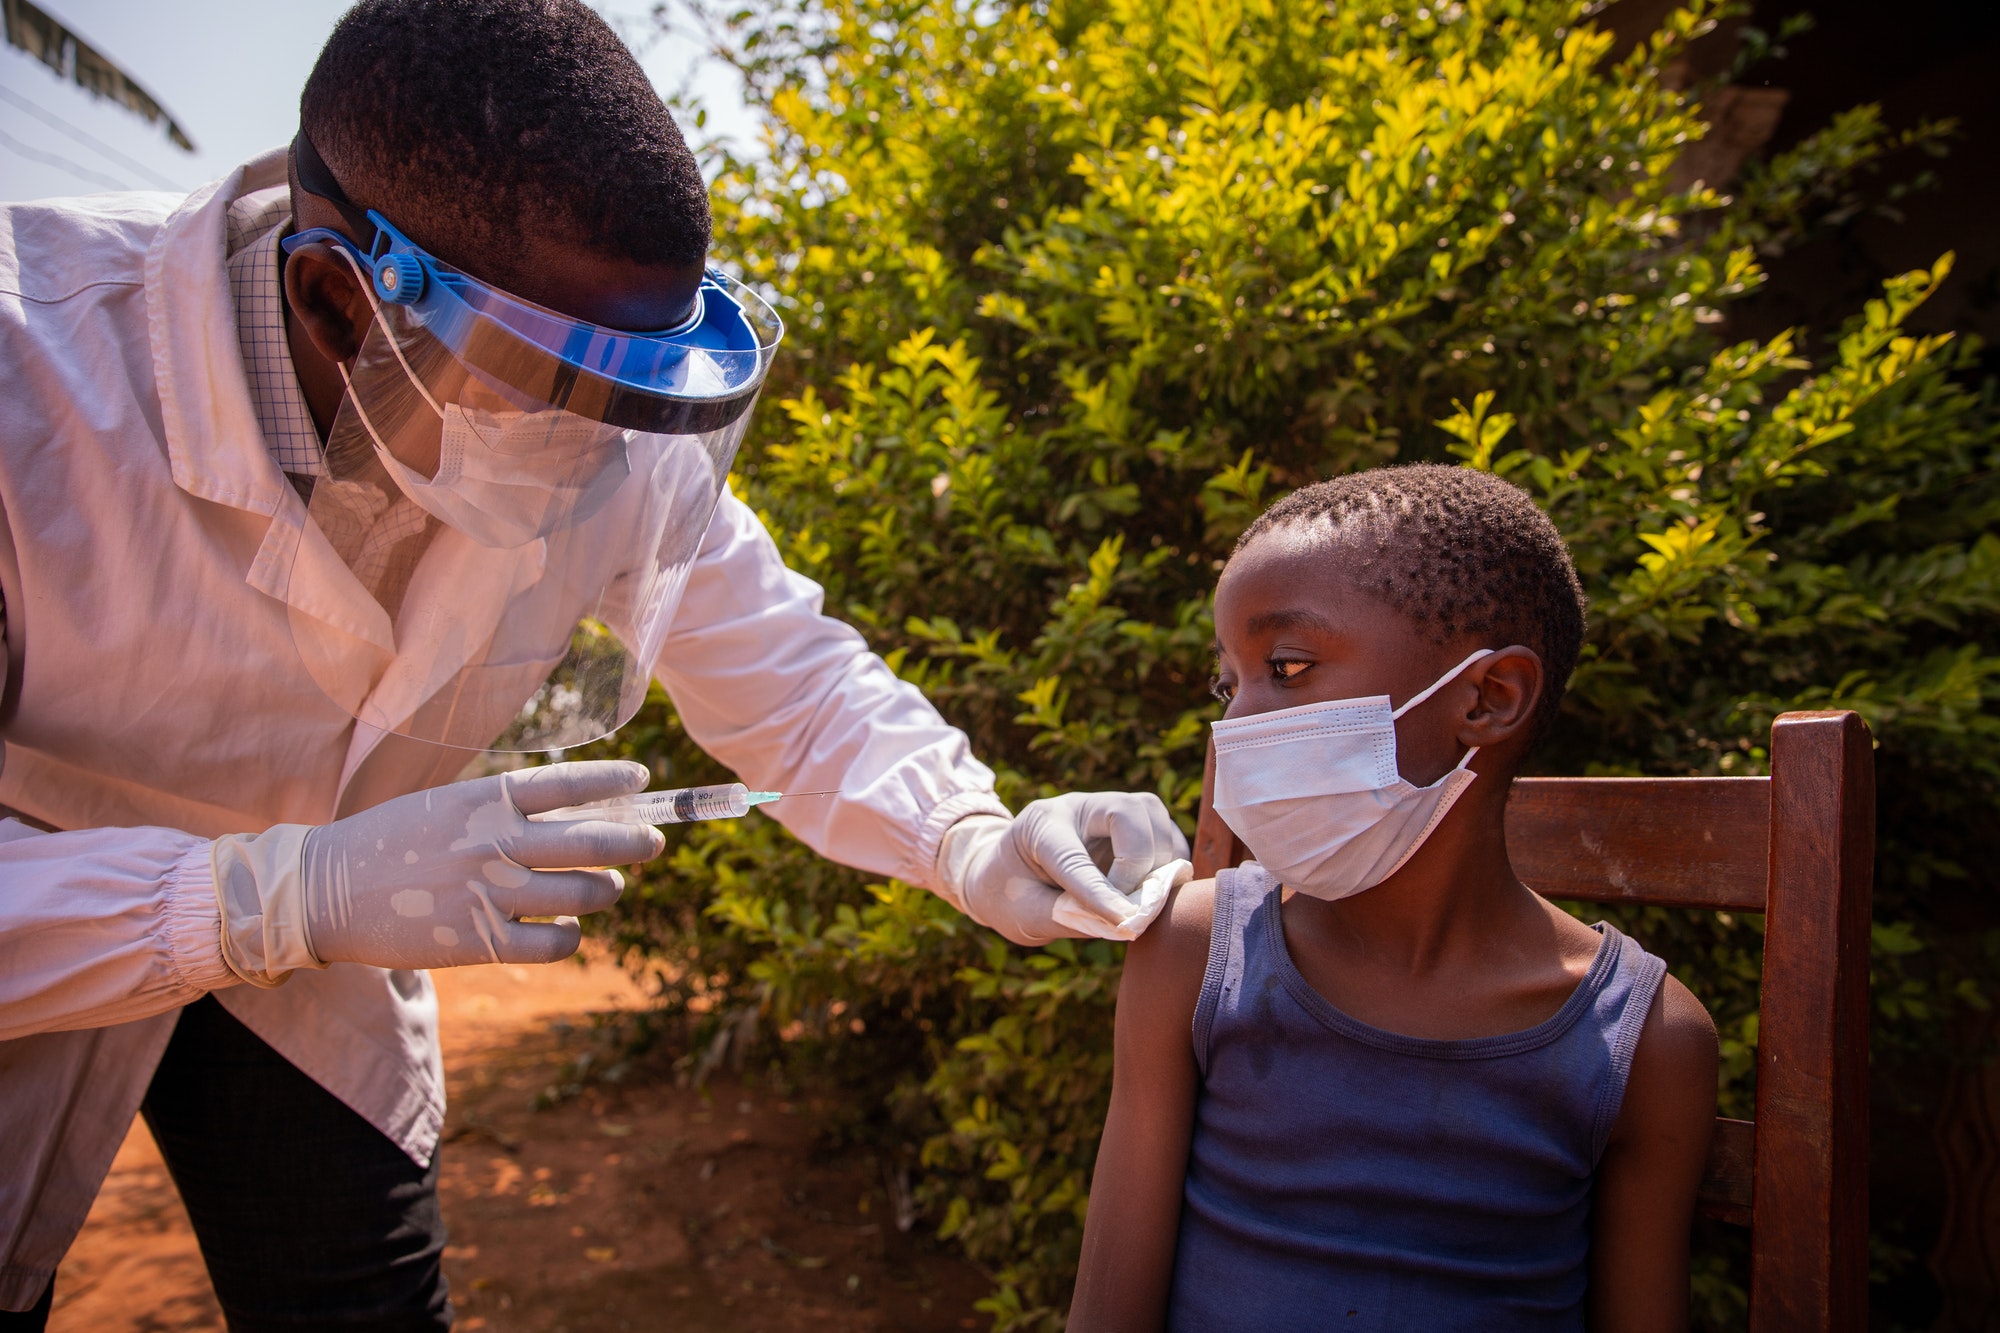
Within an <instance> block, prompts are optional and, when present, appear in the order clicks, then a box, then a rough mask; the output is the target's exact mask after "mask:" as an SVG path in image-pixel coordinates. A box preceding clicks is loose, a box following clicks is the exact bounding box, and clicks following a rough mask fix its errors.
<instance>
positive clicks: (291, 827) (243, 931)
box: [210, 824, 326, 986]
mask: <svg viewBox="0 0 2000 1333" xmlns="http://www.w3.org/2000/svg"><path fill="white" fill-rule="evenodd" d="M311 832H312V826H311V825H309V824H276V825H273V826H272V827H271V828H269V829H267V830H265V831H264V832H262V833H257V834H232V835H231V836H229V837H227V838H217V839H216V840H215V841H214V842H213V843H212V844H210V845H211V846H212V847H213V848H214V853H213V861H214V867H215V868H214V874H215V901H216V904H217V906H218V908H219V909H220V910H221V913H222V956H223V958H224V960H225V961H227V962H228V964H229V967H230V969H231V970H232V971H233V972H235V973H236V975H237V976H239V977H242V978H243V979H244V980H245V981H247V982H249V983H250V984H251V985H253V986H276V985H280V984H282V983H283V982H284V980H285V978H286V977H289V976H290V975H291V974H292V971H293V970H294V969H295V968H301V967H311V968H322V967H325V966H326V964H325V963H322V962H321V961H320V960H319V959H318V958H315V957H314V956H313V951H312V941H311V937H310V936H309V935H308V933H307V931H306V892H305V870H304V863H305V846H306V835H307V834H309V833H311Z"/></svg>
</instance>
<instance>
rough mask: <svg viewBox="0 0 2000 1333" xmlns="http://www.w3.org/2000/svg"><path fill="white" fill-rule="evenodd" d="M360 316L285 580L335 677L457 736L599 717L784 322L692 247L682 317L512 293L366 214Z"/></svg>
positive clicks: (665, 590) (728, 458)
mask: <svg viewBox="0 0 2000 1333" xmlns="http://www.w3.org/2000/svg"><path fill="white" fill-rule="evenodd" d="M368 220H369V222H370V223H372V224H374V226H375V228H376V234H375V240H374V244H373V246H372V248H371V250H370V251H369V252H368V253H365V254H364V253H363V252H362V251H361V250H360V249H359V248H358V247H356V246H355V245H354V243H353V242H352V241H351V240H349V239H348V238H347V237H344V236H341V235H340V234H339V233H337V232H330V231H325V230H316V231H309V232H305V233H302V234H300V235H298V236H295V237H291V238H288V239H287V241H286V242H285V245H286V248H287V251H288V252H289V251H290V250H291V249H293V248H296V247H297V246H299V245H302V244H305V243H307V242H309V241H316V240H318V241H330V242H334V243H336V244H338V245H339V247H340V248H341V250H342V252H343V253H345V254H346V255H347V256H348V258H349V259H350V260H351V261H352V262H353V263H354V264H355V266H356V269H357V271H358V275H359V277H360V278H361V279H362V281H363V282H364V283H365V284H367V286H368V290H369V294H370V297H371V300H372V301H373V304H374V309H375V321H374V323H373V325H372V326H371V327H370V328H369V330H368V332H367V334H366V335H365V337H364V338H363V341H362V346H361V349H360V352H359V354H358V355H357V356H356V357H355V359H354V361H353V363H352V365H351V366H348V367H344V368H343V369H344V374H345V376H346V380H347V392H346V395H345V397H344V398H343V399H342V400H341V404H340V409H339V411H338V413H337V415H336V417H335V419H334V422H333V426H332V429H331V431H330V432H329V436H328V440H327V447H326V475H324V476H322V477H320V478H318V479H317V480H316V481H315V483H314V486H313V489H312V495H311V499H310V500H309V502H308V504H307V510H308V516H309V519H310V521H309V522H308V523H306V524H304V525H303V526H302V528H301V531H300V533H299V539H298V542H297V548H296V550H295V552H294V555H293V558H292V565H291V569H290V571H289V578H288V590H287V595H286V602H287V604H288V614H289V618H290V623H291V630H292V639H293V642H294V643H295V644H296V645H297V647H298V651H299V656H300V657H301V659H302V660H303V661H304V663H305V666H306V669H307V671H308V672H309V673H310V674H311V676H312V678H313V679H314V681H316V682H317V683H318V684H319V686H320V688H321V689H322V690H324V691H325V692H326V694H327V695H328V697H330V698H331V699H333V700H334V701H335V702H336V703H338V704H339V705H340V706H341V707H342V708H343V709H345V710H346V711H347V712H348V713H350V714H351V715H352V716H354V717H355V718H357V719H359V720H360V721H361V722H363V723H365V724H366V725H367V726H370V727H373V728H376V729H378V730H380V731H383V732H388V733H393V734H398V735H403V736H408V737H411V738H414V739H417V740H423V741H431V742H436V743H439V744H444V745H450V746H457V747H461V748H465V749H469V750H512V751H538V750H550V749H562V748H568V747H571V746H576V745H582V744H584V743H586V742H588V741H592V740H596V739H598V738H600V737H602V736H606V735H608V734H610V733H611V732H613V731H615V730H616V729H617V728H618V727H620V726H622V725H623V724H624V723H625V722H626V721H628V720H629V719H630V718H631V717H632V715H633V714H634V713H635V712H636V711H637V710H638V708H639V705H640V704H641V703H642V702H644V700H645V697H646V691H647V688H648V686H649V684H650V682H651V679H652V673H653V667H654V664H655V662H656V661H657V659H658V657H659V653H660V650H661V646H662V644H663V643H664V641H665V638H666V633H667V629H668V625H669V623H670V621H671V620H672V618H673V613H674V610H675V608H676V606H677V605H678V604H679V601H680V596H681V592H682V589H683V588H684V587H685V585H686V582H687V577H688V571H689V569H690V568H691V566H692V564H693V561H694V558H695V554H696V552H697V551H698V550H699V548H700V545H701V541H702V538H703V536H704V534H705V533H706V532H707V530H708V525H709V520H710V519H711V518H712V517H713V515H714V512H715V506H716V503H717V501H718V500H719V499H720V497H721V494H722V488H723V487H724V485H726V484H727V476H728V472H729V468H730V465H731V462H732V461H733V460H734V458H735V455H736V449H737V446H738V444H739V443H740V442H741V441H742V438H743V432H744V430H745V429H746V427H747V426H748V424H749V420H750V409H751V406H752V404H753V403H754V402H755V401H756V397H757V392H758V389H759V388H760V386H761V385H762V384H763V380H764V376H765V374H766V372H767V371H768V370H769V368H770V364H771V360H772V357H773V355H774V354H775V352H776V350H777V346H778V342H779V339H780V338H781V337H782V335H783V331H784V330H783V325H782V323H781V322H780V321H779V319H778V316H777V314H776V313H775V312H774V311H773V310H772V309H771V308H770V306H768V305H767V304H766V303H765V302H764V301H763V300H762V299H761V298H759V297H758V296H757V295H756V293H754V292H752V291H750V290H749V289H748V288H746V287H744V286H743V285H742V284H740V283H737V282H735V281H733V280H732V279H730V278H728V277H726V276H724V275H723V274H720V273H717V272H714V271H711V272H710V273H709V274H708V275H707V276H706V278H705V279H704V281H703V282H702V284H701V287H700V290H699V292H698V294H697V296H696V298H695V303H694V307H693V309H692V311H691V313H690V314H689V316H688V317H687V319H686V320H685V321H684V322H683V323H682V324H681V325H680V326H678V327H676V328H673V329H668V330H664V331H661V332H658V333H650V334H647V333H625V332H620V331H616V330H612V329H606V328H603V327H601V326H598V325H594V324H587V323H584V322H582V321H579V320H574V319H571V318H568V317H567V316H564V315H561V314H558V313H556V312H555V311H552V310H548V309H545V308H543V307H540V306H537V305H534V304H532V303H530V302H527V301H523V300H521V299H519V298H517V297H513V296H510V295H508V294H507V293H505V292H503V291H500V290H499V289H497V288H494V287H492V286H490V285H488V284H485V283H482V282H480V281H479V280H477V279H475V278H473V277H471V276H470V275H469V274H466V273H463V272H461V271H459V270H457V269H454V268H452V267H451V266H450V265H447V264H445V263H443V262H442V261H440V260H438V259H436V258H435V257H433V256H431V255H429V254H428V253H426V252H425V251H423V250H422V249H420V248H419V247H417V246H416V245H415V244H413V243H412V242H410V241H409V240H408V239H407V238H406V237H404V236H403V235H402V234H401V233H399V232H397V231H396V229H395V228H394V227H392V226H390V225H389V223H388V222H387V221H386V220H384V219H383V218H382V217H381V215H380V214H376V213H370V214H368Z"/></svg>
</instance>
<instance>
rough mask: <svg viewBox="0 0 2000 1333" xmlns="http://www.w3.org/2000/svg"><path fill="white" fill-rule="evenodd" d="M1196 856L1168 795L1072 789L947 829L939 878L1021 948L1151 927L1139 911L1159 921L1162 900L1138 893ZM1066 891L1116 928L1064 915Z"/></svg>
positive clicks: (954, 897) (960, 903)
mask: <svg viewBox="0 0 2000 1333" xmlns="http://www.w3.org/2000/svg"><path fill="white" fill-rule="evenodd" d="M1187 854H1188V845H1187V839H1186V838H1184V837H1182V836H1181V831H1180V830H1179V829H1178V828H1176V827H1175V826H1174V821H1173V817H1172V816H1170V815H1169V814H1168V813H1167V807H1166V806H1165V805H1164V804H1162V803H1161V801H1160V798H1159V797H1157V796H1154V795H1151V794H1150V793H1144V792H1070V793H1067V794H1066V795H1062V796H1052V797H1050V798H1048V799H1047V800H1041V801H1035V802H1033V803H1032V804H1030V805H1029V806H1028V807H1027V808H1026V809H1024V810H1022V811H1021V813H1020V814H1019V815H1016V816H1015V817H1014V818H1013V819H1002V818H1000V817H999V816H997V815H972V816H969V817H967V818H965V819H962V820H960V821H959V822H958V823H957V824H954V825H953V826H952V827H951V830H950V831H949V832H948V833H946V834H945V837H944V842H943V845H942V846H941V847H940V849H939V853H938V875H939V879H940V880H941V881H942V882H943V885H944V890H945V896H946V898H947V899H949V900H950V901H951V902H952V903H953V905H955V906H957V907H959V908H961V909H962V910H963V911H964V912H965V914H966V915H967V916H969V917H971V918H972V919H973V920H974V921H977V922H978V923H979V924H980V925H982V926H988V927H991V928H992V929H994V930H997V931H999V932H1000V933H1001V934H1002V935H1004V936H1006V937H1007V938H1008V939H1010V940H1012V941H1014V943H1016V944H1047V943H1048V942H1049V941H1050V940H1053V939H1063V938H1080V937H1083V936H1085V935H1087V934H1096V935H1103V936H1109V935H1110V934H1111V933H1112V928H1114V927H1120V926H1130V925H1134V924H1136V925H1138V926H1141V927H1143V925H1144V924H1145V923H1144V922H1143V921H1140V922H1136V923H1135V922H1134V920H1133V918H1134V916H1135V914H1136V913H1144V914H1146V915H1147V916H1148V917H1150V915H1151V913H1153V912H1157V911H1158V910H1159V898H1158V897H1157V896H1155V897H1154V900H1153V901H1151V902H1149V903H1145V904H1143V905H1142V904H1139V903H1135V902H1134V900H1133V898H1132V897H1131V896H1130V895H1132V894H1133V893H1134V892H1135V891H1136V890H1137V889H1138V888H1139V886H1140V884H1141V883H1142V882H1144V881H1145V879H1146V877H1147V876H1148V875H1150V874H1151V873H1152V872H1153V871H1154V870H1156V869H1158V868H1159V867H1161V866H1163V865H1166V864H1168V863H1170V862H1173V861H1177V860H1184V859H1186V857H1187ZM1065 893H1067V894H1068V895H1069V897H1070V901H1071V902H1072V903H1076V904H1080V905H1081V906H1082V907H1084V908H1085V909H1087V910H1088V914H1089V916H1091V917H1094V918H1096V919H1099V920H1102V921H1103V922H1104V923H1105V926H1106V928H1105V929H1103V930H1093V931H1086V930H1083V929H1080V928H1077V927H1074V926H1071V925H1066V924H1064V923H1062V922H1060V921H1058V920H1057V919H1056V904H1057V903H1058V902H1060V901H1062V898H1063V895H1064V894H1065ZM1065 915H1072V914H1070V913H1065ZM1072 919H1075V918H1074V916H1073V915H1072Z"/></svg>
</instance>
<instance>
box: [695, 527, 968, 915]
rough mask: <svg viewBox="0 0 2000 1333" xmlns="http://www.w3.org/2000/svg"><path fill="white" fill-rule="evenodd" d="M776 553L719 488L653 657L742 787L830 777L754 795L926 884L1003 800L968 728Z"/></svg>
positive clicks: (778, 812)
mask: <svg viewBox="0 0 2000 1333" xmlns="http://www.w3.org/2000/svg"><path fill="white" fill-rule="evenodd" d="M824 597H825V594H824V592H823V590H822V589H821V588H820V586H819V584H817V583H815V582H813V581H812V580H811V579H809V578H807V577H805V576H804V575H803V574H799V573H796V572H795V571H793V570H790V569H787V568H786V567H785V563H784V560H783V559H782V558H781V557H780V556H779V554H778V548H777V545H776V543H774V542H773V541H772V540H771V535H770V533H768V532H766V531H765V530H764V525H763V523H762V522H761V521H760V520H759V519H758V517H757V515H756V514H755V513H753V512H752V511H751V509H750V508H749V506H747V505H745V504H744V503H743V502H742V501H741V500H738V499H737V498H736V497H735V496H734V495H733V494H730V493H729V492H727V491H725V492H724V493H723V496H722V501H721V503H720V504H719V505H717V506H716V511H715V518H714V520H713V521H712V522H711V523H710V524H709V529H708V534H707V536H706V538H705V539H704V540H703V542H702V547H701V552H700V554H699V555H698V556H697V557H696V558H695V563H694V567H693V569H692V571H691V572H690V573H689V575H688V584H687V590H686V592H685V593H684V594H683V595H682V598H681V604H680V608H679V610H678V611H677V612H676V614H675V616H674V621H673V627H672V629H671V631H670V632H669V633H668V635H667V639H666V642H665V644H664V646H663V647H662V649H661V653H660V658H659V662H658V665H657V668H656V674H657V675H658V678H659V681H660V683H661V684H662V685H663V686H665V687H666V690H667V693H668V694H669V695H671V696H672V698H673V701H674V706H675V707H676V708H677V709H678V710H679V712H680V716H681V722H682V723H683V725H685V726H686V728H687V732H688V735H689V736H690V737H692V738H693V740H694V741H695V743H696V744H698V745H700V746H701V747H702V748H703V749H704V750H706V751H708V752H709V753H710V754H712V755H714V756H715V757H716V758H717V759H719V760H721V761H722V762H723V763H724V764H727V765H728V766H729V767H730V768H731V769H733V770H734V771H735V772H736V773H737V775H738V776H739V777H741V778H742V779H743V781H744V782H746V783H748V784H750V785H751V786H752V787H759V788H765V789H768V790H773V791H794V792H807V791H838V792H840V793H841V794H840V795H839V796H835V797H824V798H811V799H804V800H791V801H779V802H778V803H777V804H775V805H766V806H763V807H760V808H761V809H763V810H766V811H768V812H770V813H772V814H773V815H775V816H776V818H777V819H778V820H779V822H780V823H782V824H784V826H785V827H786V828H788V829H790V830H791V831H792V832H793V833H794V834H796V835H798V837H799V838H800V839H801V840H802V841H804V842H805V843H806V845H807V846H809V847H811V848H812V849H813V850H814V851H816V852H818V853H820V854H821V855H822V856H826V857H830V858H831V859H833V860H835V861H840V862H843V863H845V864H847V865H851V866H855V867H858V868H860V869H862V870H867V871H870V872H873V873H875V874H879V875H893V876H895V877H896V878H898V879H902V880H905V881H908V882H909V883H912V884H917V885H920V886H922V887H924V888H929V889H936V888H937V887H938V880H937V855H938V845H939V843H940V842H941V841H942V840H943V838H944V834H945V830H946V829H948V828H950V827H951V826H952V825H953V824H954V823H956V822H958V820H960V819H962V818H964V817H965V816H966V815H970V814H1000V815H1005V814H1006V813H1007V808H1006V806H1004V805H1002V804H1001V803H1000V801H999V799H998V798H997V797H996V796H995V795H994V794H993V770H991V769H989V768H988V767H986V765H984V764H982V763H980V762H979V761H978V760H977V759H975V758H973V757H972V751H971V747H970V745H969V744H968V742H967V740H966V737H965V733H964V732H962V731H960V730H959V729H958V728H956V727H954V726H952V725H951V724H950V723H948V722H946V721H945V720H944V719H943V718H942V717H940V716H939V715H938V711H937V709H936V708H934V707H932V706H931V703H930V701H929V700H928V699H926V698H924V696H923V693H922V692H921V691H919V690H918V689H917V688H916V687H915V686H914V685H911V684H909V683H907V682H905V681H903V680H901V679H899V678H898V677H897V676H896V674H895V673H894V672H893V671H891V670H890V669H889V667H888V664H887V663H885V662H884V661H883V660H882V659H881V658H880V657H878V656H876V654H875V653H874V652H873V651H871V650H870V649H869V647H868V644H867V642H866V641H865V640H863V639H862V637H861V635H860V634H859V633H857V632H856V631H855V630H854V629H853V628H852V627H851V626H848V625H845V624H842V623H841V622H840V621H838V620H834V619H832V618H831V617H828V616H825V615H822V614H820V606H821V603H822V601H823V600H824Z"/></svg>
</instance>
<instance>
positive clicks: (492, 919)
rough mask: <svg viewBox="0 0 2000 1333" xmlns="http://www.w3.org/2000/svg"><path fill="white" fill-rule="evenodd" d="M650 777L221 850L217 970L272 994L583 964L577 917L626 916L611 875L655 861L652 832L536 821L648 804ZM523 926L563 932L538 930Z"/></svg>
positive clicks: (299, 829) (619, 776)
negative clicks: (567, 812)
mask: <svg viewBox="0 0 2000 1333" xmlns="http://www.w3.org/2000/svg"><path fill="white" fill-rule="evenodd" d="M647 778H648V773H647V771H646V768H645V766H644V765H642V764H633V763H625V762H621V761H612V760H595V761H588V762H582V763H567V764H551V765H549V766H548V767H546V768H533V769H522V770H520V771H518V772H513V773H502V774H497V775H495V776H493V777H490V778H478V779H475V780H473V781H470V782H458V783H453V784H452V785H450V786H446V787H437V788H433V789H432V790H430V791H421V792H416V793H413V794H411V795H409V796H402V797H398V798H397V799H395V800H393V801H385V802H383V803H382V804H381V805H378V806H376V807H375V808H373V809H372V810H364V811H362V812H361V813H360V814H357V815H352V816H350V817H348V818H346V819H342V820H338V821H336V822H334V823H331V824H325V825H321V826H318V827H309V826H304V825H296V824H294V825H279V826H278V827H276V828H274V829H271V830H270V831H268V832H266V833H262V834H257V835H255V836H252V837H233V838H222V839H218V840H217V842H216V844H215V852H214V865H215V871H216V876H215V879H216V892H217V896H218V898H219V899H220V901H221V905H222V917H223V932H222V933H223V955H224V957H225V958H226V959H227V960H228V962H229V964H230V966H231V968H233V969H234V970H235V971H236V972H237V973H238V975H240V976H242V977H244V978H245V979H246V980H248V981H251V982H253V983H255V984H260V985H275V984H276V983H277V982H279V981H282V980H283V979H284V977H285V975H287V974H288V973H289V972H290V971H291V970H292V969H293V968H297V967H321V966H324V965H326V964H328V963H369V964H372V965H374V966H376V967H391V968H428V967H452V966H456V965H458V964H463V963H495V962H500V963H548V962H554V961H556V960H558V959H561V958H567V957H568V956H569V955H570V954H572V953H574V952H576V946H577V944H578V942H579V941H580V939H581V938H582V929H581V927H580V926H579V925H578V924H577V921H576V918H577V916H579V915H581V914H583V913H585V912H598V911H602V910H603V909H605V908H607V907H609V906H611V904H613V903H614V902H616V901H618V895H619V894H620V893H622V892H623V891H624V887H625V881H624V877H623V876H621V875H620V874H619V873H618V872H617V871H616V870H604V869H596V868H594V867H601V866H613V865H629V864H631V863H633V862H638V861H646V860H650V859H651V858H652V857H654V856H657V855H658V854H659V852H660V849H661V847H662V846H663V845H664V840H663V839H662V838H661V837H660V834H659V831H658V830H657V829H654V828H652V827H650V826H647V825H643V824H616V823H611V822H609V821H605V820H583V821H577V822H549V823H541V822H537V821H533V820H530V819H528V818H527V816H528V815H530V814H539V813H541V812H543V811H547V810H554V809H556V808H558V807H560V806H565V805H579V804H581V803H583V802H585V801H596V800H602V799H604V798H605V797H609V796H625V795H629V794H631V793H633V792H637V791H642V790H644V788H645V786H646V781H647ZM529 916H542V917H555V918H557V919H556V920H554V921H552V922H530V921H523V920H521V919H520V918H522V917H529Z"/></svg>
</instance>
